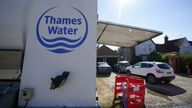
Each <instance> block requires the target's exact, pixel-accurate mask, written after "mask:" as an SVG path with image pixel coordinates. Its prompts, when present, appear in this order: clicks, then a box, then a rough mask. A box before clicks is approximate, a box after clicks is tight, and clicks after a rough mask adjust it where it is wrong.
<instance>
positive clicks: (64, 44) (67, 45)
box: [36, 6, 88, 53]
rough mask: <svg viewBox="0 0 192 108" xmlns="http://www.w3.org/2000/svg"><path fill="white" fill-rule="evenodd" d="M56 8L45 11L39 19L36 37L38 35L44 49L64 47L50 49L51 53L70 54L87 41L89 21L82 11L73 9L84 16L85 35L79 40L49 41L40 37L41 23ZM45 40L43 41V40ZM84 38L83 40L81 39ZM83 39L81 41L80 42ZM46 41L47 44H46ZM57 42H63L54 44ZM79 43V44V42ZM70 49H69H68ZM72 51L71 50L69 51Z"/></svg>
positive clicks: (61, 39) (62, 38) (60, 39)
mask: <svg viewBox="0 0 192 108" xmlns="http://www.w3.org/2000/svg"><path fill="white" fill-rule="evenodd" d="M56 7H57V6H56ZM56 7H52V8H50V9H48V10H47V11H45V12H44V13H43V14H42V15H41V16H40V18H39V20H38V22H37V26H36V35H37V39H38V40H39V42H40V43H41V45H43V46H44V47H46V48H56V47H62V48H57V49H48V51H51V52H54V53H68V52H72V51H74V49H73V48H77V47H79V46H80V45H81V44H82V43H83V42H84V41H85V39H86V37H87V34H88V22H87V19H86V17H85V15H84V14H83V13H82V12H81V11H80V10H78V9H77V8H74V7H72V8H73V9H74V10H76V11H78V12H79V13H80V14H81V15H82V16H83V19H84V21H85V28H86V29H85V34H84V35H83V36H81V37H80V38H77V39H68V38H65V37H58V38H54V39H47V38H45V37H44V36H42V35H40V33H39V24H40V22H41V19H42V17H43V16H44V15H45V14H46V13H47V12H48V11H50V10H52V9H54V8H56ZM41 38H42V39H43V40H42V39H41ZM81 38H82V39H81ZM80 39H81V40H80ZM79 40H80V41H79ZM44 41H46V42H47V43H46V42H44ZM57 41H63V42H58V43H55V44H53V42H57ZM78 41H79V42H78ZM64 42H69V43H75V42H78V43H76V44H72V45H71V44H67V43H64ZM66 48H68V49H66ZM69 49H70V50H69Z"/></svg>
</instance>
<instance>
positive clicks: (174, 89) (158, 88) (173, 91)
mask: <svg viewBox="0 0 192 108" xmlns="http://www.w3.org/2000/svg"><path fill="white" fill-rule="evenodd" d="M147 88H148V89H150V90H152V91H155V92H158V93H160V94H163V95H167V96H176V95H180V94H184V93H186V92H187V91H186V90H185V89H183V88H181V87H178V86H176V85H173V84H163V83H159V84H155V85H152V84H149V83H147Z"/></svg>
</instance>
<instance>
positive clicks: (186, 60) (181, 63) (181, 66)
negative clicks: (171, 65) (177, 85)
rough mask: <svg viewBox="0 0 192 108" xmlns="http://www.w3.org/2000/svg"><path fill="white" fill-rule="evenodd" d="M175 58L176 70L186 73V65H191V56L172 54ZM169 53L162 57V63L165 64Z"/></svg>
mask: <svg viewBox="0 0 192 108" xmlns="http://www.w3.org/2000/svg"><path fill="white" fill-rule="evenodd" d="M174 54H176V56H177V69H178V71H179V72H187V68H186V65H188V64H190V63H192V55H188V54H178V53H174ZM170 55H171V53H167V54H164V55H163V56H162V60H163V62H167V63H168V60H169V57H170Z"/></svg>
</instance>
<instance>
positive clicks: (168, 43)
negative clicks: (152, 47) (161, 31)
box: [156, 36, 192, 54]
mask: <svg viewBox="0 0 192 108" xmlns="http://www.w3.org/2000/svg"><path fill="white" fill-rule="evenodd" d="M164 41H165V42H164V44H156V52H157V53H160V54H165V53H170V52H178V53H180V54H192V45H191V43H190V42H189V41H188V40H187V38H186V37H184V38H179V39H175V40H169V39H168V36H165V37H164Z"/></svg>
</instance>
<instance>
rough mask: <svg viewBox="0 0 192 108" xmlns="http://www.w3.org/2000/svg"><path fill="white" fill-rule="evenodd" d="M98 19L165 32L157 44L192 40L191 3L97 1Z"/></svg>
mask: <svg viewBox="0 0 192 108" xmlns="http://www.w3.org/2000/svg"><path fill="white" fill-rule="evenodd" d="M98 14H99V20H104V21H110V22H114V23H120V24H125V25H132V26H138V27H143V28H148V29H154V30H158V31H162V32H163V34H162V35H161V36H158V37H156V38H154V39H153V40H154V41H155V43H163V42H164V36H165V35H168V37H169V40H173V39H177V38H182V37H186V38H187V39H188V40H190V41H192V0H98Z"/></svg>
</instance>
